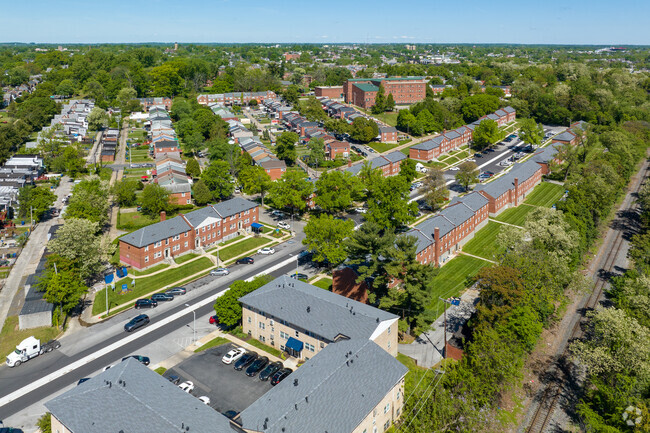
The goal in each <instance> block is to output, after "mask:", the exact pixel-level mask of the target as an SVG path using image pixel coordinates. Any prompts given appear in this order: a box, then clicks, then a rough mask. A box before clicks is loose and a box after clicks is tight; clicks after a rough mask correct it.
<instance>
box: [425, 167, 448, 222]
mask: <svg viewBox="0 0 650 433" xmlns="http://www.w3.org/2000/svg"><path fill="white" fill-rule="evenodd" d="M423 183H424V187H423V188H422V190H423V191H424V201H425V202H426V203H427V204H428V205H429V207H430V208H431V210H433V211H434V212H435V211H437V210H439V209H440V208H441V207H442V204H443V203H444V202H445V201H446V200H447V199H448V198H449V190H448V189H447V180H446V179H445V173H444V172H443V171H442V170H440V169H439V168H437V167H431V168H429V171H428V173H427V175H426V177H425V178H424V182H423Z"/></svg>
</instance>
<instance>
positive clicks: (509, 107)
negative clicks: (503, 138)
mask: <svg viewBox="0 0 650 433" xmlns="http://www.w3.org/2000/svg"><path fill="white" fill-rule="evenodd" d="M502 110H503V111H505V112H506V113H514V112H515V109H514V108H512V107H511V106H510V105H508V106H507V107H505V108H502Z"/></svg>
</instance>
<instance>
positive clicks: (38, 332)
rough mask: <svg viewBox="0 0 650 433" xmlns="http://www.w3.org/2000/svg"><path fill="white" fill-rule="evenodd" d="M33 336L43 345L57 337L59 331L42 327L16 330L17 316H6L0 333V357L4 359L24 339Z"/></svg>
mask: <svg viewBox="0 0 650 433" xmlns="http://www.w3.org/2000/svg"><path fill="white" fill-rule="evenodd" d="M31 335H33V336H34V337H36V338H38V339H39V340H41V342H43V343H45V342H47V341H50V340H51V339H53V338H54V337H56V336H57V335H59V329H58V328H56V327H52V326H44V327H42V328H34V329H25V330H22V331H21V330H19V329H18V316H8V317H7V319H6V320H5V324H4V326H3V327H2V331H0V356H1V357H2V359H4V358H5V357H6V356H7V355H8V354H9V353H11V352H12V351H13V350H14V349H15V348H16V346H17V345H18V344H19V343H20V342H21V341H23V340H24V339H25V338H27V337H29V336H31Z"/></svg>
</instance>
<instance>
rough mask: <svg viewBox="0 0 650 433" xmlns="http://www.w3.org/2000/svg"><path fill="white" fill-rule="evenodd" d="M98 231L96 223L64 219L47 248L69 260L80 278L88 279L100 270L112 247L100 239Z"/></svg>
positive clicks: (106, 260)
mask: <svg viewBox="0 0 650 433" xmlns="http://www.w3.org/2000/svg"><path fill="white" fill-rule="evenodd" d="M99 229H100V227H99V224H98V223H96V222H91V221H88V220H85V219H80V218H71V219H66V220H65V223H64V224H63V226H62V227H60V228H59V230H57V232H56V238H54V239H52V240H51V241H49V242H48V244H47V247H48V249H49V250H50V251H51V252H52V253H54V254H58V255H59V256H61V257H63V258H65V259H68V260H70V261H71V262H72V263H73V265H74V266H75V268H76V269H78V270H79V275H80V276H81V278H83V279H89V278H91V277H93V276H95V275H96V274H97V273H98V272H100V271H101V270H102V268H103V266H104V263H107V262H108V258H109V256H110V254H111V253H112V251H111V248H112V247H111V246H110V245H109V244H108V243H107V242H106V239H104V238H102V236H101V234H100V233H99Z"/></svg>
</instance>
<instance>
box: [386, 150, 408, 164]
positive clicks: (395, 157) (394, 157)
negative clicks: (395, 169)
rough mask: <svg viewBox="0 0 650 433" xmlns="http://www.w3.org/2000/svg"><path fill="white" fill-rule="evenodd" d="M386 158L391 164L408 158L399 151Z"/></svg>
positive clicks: (389, 154)
mask: <svg viewBox="0 0 650 433" xmlns="http://www.w3.org/2000/svg"><path fill="white" fill-rule="evenodd" d="M384 158H386V159H387V160H389V161H390V162H398V161H403V160H405V159H406V158H407V156H406V155H404V154H403V153H402V152H400V151H399V150H396V151H395V152H391V153H387V154H386V155H384Z"/></svg>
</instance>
